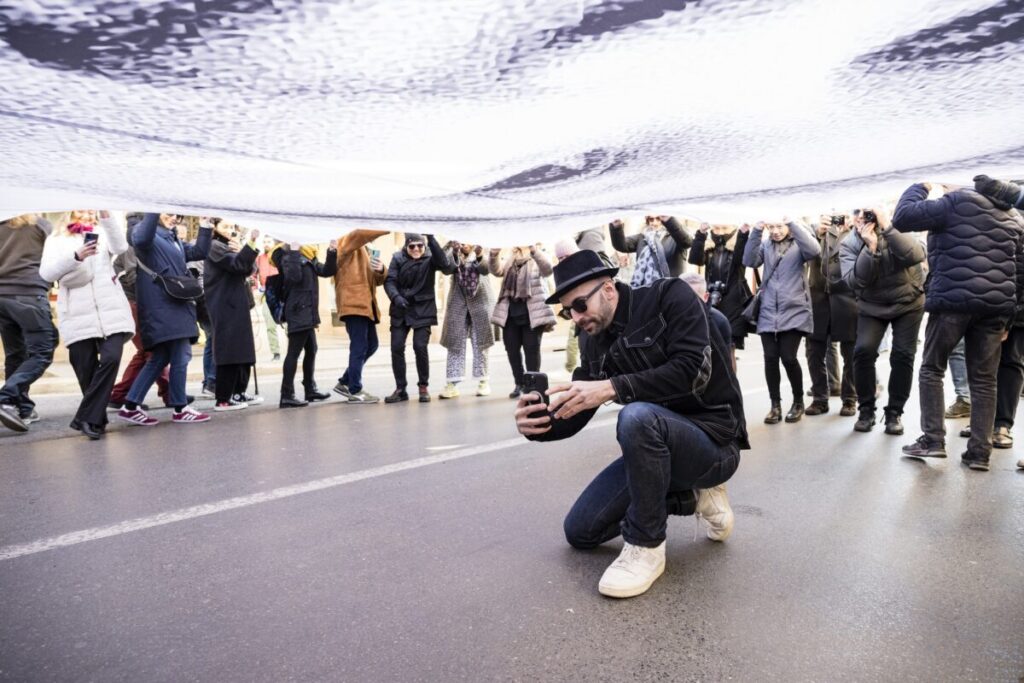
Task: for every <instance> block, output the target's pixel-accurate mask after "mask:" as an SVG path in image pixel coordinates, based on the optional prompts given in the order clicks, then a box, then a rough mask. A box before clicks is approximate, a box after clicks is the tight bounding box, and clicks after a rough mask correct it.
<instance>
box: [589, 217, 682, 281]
mask: <svg viewBox="0 0 1024 683" xmlns="http://www.w3.org/2000/svg"><path fill="white" fill-rule="evenodd" d="M665 229H666V230H667V231H668V234H667V235H665V236H664V237H663V238H662V240H661V246H662V248H663V249H664V250H665V260H666V261H668V270H669V275H670V276H671V277H679V276H680V275H682V274H683V272H685V271H686V253H687V250H688V249H689V248H690V245H692V244H693V237H691V236H690V233H688V232H687V231H686V229H685V228H683V226H681V225H680V224H679V221H677V220H676V219H675V218H671V217H670V218H669V219H668V220H667V221H665ZM608 232H609V234H611V236H612V246H613V247H614V248H615V250H616V251H621V252H623V253H627V254H631V253H636V249H637V247H638V246H639V245H640V242H641V240H643V238H644V236H643V234H642V233H637V234H635V235H630V236H629V237H626V228H625V226H615V225H614V224H610V225H609V226H608Z"/></svg>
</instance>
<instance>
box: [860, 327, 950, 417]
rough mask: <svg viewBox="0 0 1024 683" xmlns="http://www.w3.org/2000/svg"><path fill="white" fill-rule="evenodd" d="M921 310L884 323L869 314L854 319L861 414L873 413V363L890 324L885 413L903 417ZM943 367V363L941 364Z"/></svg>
mask: <svg viewBox="0 0 1024 683" xmlns="http://www.w3.org/2000/svg"><path fill="white" fill-rule="evenodd" d="M923 317H924V309H923V308H922V309H919V310H916V311H910V312H909V313H904V314H903V315H901V316H899V317H898V318H893V319H892V320H885V319H883V318H875V317H872V316H869V315H864V314H861V315H858V316H857V344H856V346H855V347H854V350H853V377H854V383H855V384H856V386H857V402H858V403H859V404H860V412H861V413H871V414H874V413H875V386H876V384H875V383H876V381H877V376H876V374H875V361H877V360H878V348H879V347H880V346H881V345H882V337H884V336H885V328H886V327H888V326H889V325H892V349H891V350H890V351H889V368H890V371H889V390H888V392H887V393H888V403H887V404H886V406H885V412H887V413H892V414H894V415H902V414H903V407H904V406H905V405H906V404H907V399H909V398H910V387H911V386H912V385H913V383H914V356H915V355H917V333H918V332H919V331H920V329H921V319H922V318H923ZM943 367H945V364H943Z"/></svg>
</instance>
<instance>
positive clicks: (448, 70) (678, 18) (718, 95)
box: [0, 0, 1024, 245]
mask: <svg viewBox="0 0 1024 683" xmlns="http://www.w3.org/2000/svg"><path fill="white" fill-rule="evenodd" d="M1022 74H1024V1H1022V0H1003V1H1001V2H993V1H992V0H942V1H941V2H940V1H937V0H701V1H699V2H698V1H695V0H691V1H685V0H617V1H615V2H612V1H610V0H575V1H565V0H479V1H474V0H379V1H376V2H371V1H368V0H194V1H192V2H184V1H178V0H133V1H131V2H126V1H121V0H91V1H89V2H85V1H82V2H50V1H47V0H0V93H2V101H0V150H2V151H3V162H2V163H0V214H3V215H4V216H8V215H12V214H16V213H23V212H29V211H55V210H63V209H70V208H76V207H101V208H112V209H137V210H164V211H175V212H179V213H188V214H195V215H220V216H226V217H232V218H234V219H236V220H239V221H241V222H243V223H244V224H246V225H251V226H253V227H260V228H262V229H263V230H265V231H269V232H270V233H272V234H275V235H277V236H281V237H287V238H299V239H303V240H325V239H327V238H329V237H333V236H336V235H337V234H338V233H339V232H341V231H344V230H346V229H351V228H356V227H379V228H383V229H388V230H398V231H401V230H413V229H415V230H416V231H422V232H438V233H444V234H445V235H450V236H456V237H459V238H461V239H463V240H465V241H478V242H482V243H485V244H489V245H499V244H512V243H524V242H529V241H533V240H537V239H544V240H549V241H550V240H551V239H553V238H555V237H557V236H560V235H563V234H567V233H570V232H573V231H577V230H581V229H584V228H587V227H591V226H593V225H597V224H600V223H602V222H604V221H607V220H609V219H611V218H615V217H627V216H630V215H642V214H645V213H659V214H662V213H671V214H676V215H683V216H689V217H695V218H698V219H703V220H709V221H712V222H716V221H729V222H735V221H740V220H746V221H755V220H758V219H777V218H778V217H779V216H781V215H783V214H789V215H794V216H795V215H804V214H814V213H817V212H820V211H829V210H830V209H831V208H833V207H836V208H850V207H854V206H860V205H863V204H867V203H870V202H875V201H878V200H879V199H882V198H889V197H892V196H894V195H897V194H898V193H899V192H900V191H901V190H902V189H903V188H904V187H905V186H906V185H907V184H908V183H910V182H914V181H918V180H932V181H939V182H949V183H963V184H969V183H970V179H971V177H972V176H973V175H974V174H975V173H982V172H984V173H988V174H989V175H992V176H1003V177H1018V178H1019V177H1022V176H1024V79H1022Z"/></svg>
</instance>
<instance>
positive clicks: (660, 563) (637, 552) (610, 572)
mask: <svg viewBox="0 0 1024 683" xmlns="http://www.w3.org/2000/svg"><path fill="white" fill-rule="evenodd" d="M664 572H665V541H662V542H661V545H659V546H658V547H657V548H644V547H643V546H639V545H633V544H631V543H623V545H622V552H621V553H619V557H618V559H616V560H615V561H614V562H612V563H611V565H609V567H608V569H605V570H604V574H603V575H602V576H601V582H600V583H598V584H597V591H598V592H599V593H600V594H601V595H607V596H608V597H610V598H632V597H634V596H637V595H640V594H642V593H646V592H647V589H648V588H650V587H651V584H653V583H654V582H655V581H656V580H657V579H658V577H659V576H661V575H662V574H663V573H664Z"/></svg>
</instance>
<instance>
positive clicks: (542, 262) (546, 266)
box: [530, 248, 552, 277]
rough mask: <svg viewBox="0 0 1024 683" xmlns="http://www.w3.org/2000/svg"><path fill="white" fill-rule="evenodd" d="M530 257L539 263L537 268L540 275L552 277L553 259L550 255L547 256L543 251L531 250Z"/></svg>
mask: <svg viewBox="0 0 1024 683" xmlns="http://www.w3.org/2000/svg"><path fill="white" fill-rule="evenodd" d="M530 256H532V257H533V260H534V261H536V262H537V268H539V269H540V274H541V276H542V277H548V276H549V275H551V272H552V268H551V259H549V258H548V255H547V254H545V253H544V251H543V250H542V249H539V248H533V249H531V250H530Z"/></svg>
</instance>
